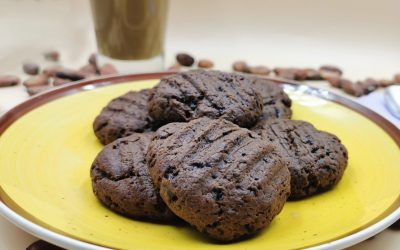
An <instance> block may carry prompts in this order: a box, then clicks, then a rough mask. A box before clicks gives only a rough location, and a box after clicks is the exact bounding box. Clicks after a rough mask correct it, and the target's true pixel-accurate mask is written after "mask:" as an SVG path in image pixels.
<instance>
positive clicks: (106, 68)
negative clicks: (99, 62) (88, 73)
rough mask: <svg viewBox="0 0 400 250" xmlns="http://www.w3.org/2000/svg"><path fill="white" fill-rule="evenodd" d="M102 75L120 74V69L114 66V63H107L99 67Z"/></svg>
mask: <svg viewBox="0 0 400 250" xmlns="http://www.w3.org/2000/svg"><path fill="white" fill-rule="evenodd" d="M99 72H100V75H102V76H103V75H114V74H118V70H117V69H116V68H115V67H114V65H112V64H110V63H106V64H104V65H103V66H101V67H100V68H99Z"/></svg>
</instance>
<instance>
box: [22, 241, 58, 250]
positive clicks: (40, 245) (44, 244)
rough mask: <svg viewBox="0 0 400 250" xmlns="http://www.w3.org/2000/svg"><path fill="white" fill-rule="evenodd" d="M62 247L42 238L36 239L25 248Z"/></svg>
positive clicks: (48, 248)
mask: <svg viewBox="0 0 400 250" xmlns="http://www.w3.org/2000/svg"><path fill="white" fill-rule="evenodd" d="M63 249H64V248H61V247H58V246H56V245H53V244H51V243H48V242H46V241H44V240H38V241H35V242H33V243H32V244H31V245H29V246H28V247H27V248H26V250H63Z"/></svg>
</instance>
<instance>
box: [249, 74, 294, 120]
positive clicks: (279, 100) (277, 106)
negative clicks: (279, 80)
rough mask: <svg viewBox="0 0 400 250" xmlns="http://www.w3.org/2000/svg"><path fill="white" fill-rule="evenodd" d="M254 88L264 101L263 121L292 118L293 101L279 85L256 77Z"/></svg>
mask: <svg viewBox="0 0 400 250" xmlns="http://www.w3.org/2000/svg"><path fill="white" fill-rule="evenodd" d="M253 86H254V88H255V89H256V91H258V93H260V95H261V96H262V99H263V104H264V108H263V114H262V119H272V118H288V119H290V118H291V117H292V110H291V109H290V107H291V106H292V100H291V99H290V98H289V96H288V95H287V94H286V93H285V92H284V91H283V89H282V87H281V86H279V85H278V84H276V83H274V82H272V81H269V80H267V79H263V78H259V77H256V78H254V80H253Z"/></svg>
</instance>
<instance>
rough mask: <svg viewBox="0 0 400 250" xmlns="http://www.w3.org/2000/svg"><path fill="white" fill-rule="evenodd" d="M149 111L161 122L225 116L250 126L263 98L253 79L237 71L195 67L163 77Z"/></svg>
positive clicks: (151, 99)
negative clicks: (196, 68)
mask: <svg viewBox="0 0 400 250" xmlns="http://www.w3.org/2000/svg"><path fill="white" fill-rule="evenodd" d="M148 107H149V114H150V116H151V117H152V118H153V119H154V120H155V121H157V122H158V123H160V124H161V125H162V124H167V123H169V122H188V121H190V120H193V119H196V118H199V117H203V116H206V117H210V118H223V119H226V120H228V121H231V122H233V123H235V124H237V125H239V126H241V127H251V126H253V125H254V124H255V123H256V122H257V121H258V119H259V117H260V116H261V114H262V109H263V105H262V98H261V95H260V94H259V93H257V92H256V91H255V90H254V88H253V86H251V79H250V78H249V77H247V76H245V75H242V74H237V73H227V72H220V71H211V70H209V71H205V70H193V71H188V72H182V73H178V74H175V75H171V76H167V77H163V78H162V79H161V81H160V83H159V84H158V85H157V86H156V87H155V88H154V89H153V91H152V92H151V94H150V96H149V103H148Z"/></svg>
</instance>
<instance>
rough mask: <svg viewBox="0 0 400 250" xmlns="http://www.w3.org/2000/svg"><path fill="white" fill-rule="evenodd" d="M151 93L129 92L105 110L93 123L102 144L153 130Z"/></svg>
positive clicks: (142, 91) (145, 91)
mask: <svg viewBox="0 0 400 250" xmlns="http://www.w3.org/2000/svg"><path fill="white" fill-rule="evenodd" d="M149 91H150V90H149V89H145V90H141V91H138V92H134V91H129V92H128V93H126V94H124V95H122V96H119V97H117V98H115V99H113V100H112V101H111V102H109V103H108V104H107V106H105V107H104V108H103V110H102V111H101V112H100V114H99V115H98V116H97V117H96V119H95V120H94V123H93V130H94V133H95V134H96V136H97V138H98V139H99V140H100V142H101V143H103V144H108V143H110V142H113V141H114V140H116V139H118V138H122V137H125V136H129V135H131V134H133V133H142V132H148V131H151V130H152V119H151V118H150V116H149V114H148V112H147V99H148V95H149Z"/></svg>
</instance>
